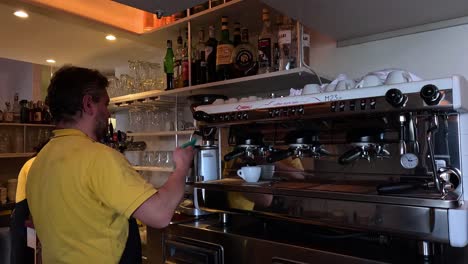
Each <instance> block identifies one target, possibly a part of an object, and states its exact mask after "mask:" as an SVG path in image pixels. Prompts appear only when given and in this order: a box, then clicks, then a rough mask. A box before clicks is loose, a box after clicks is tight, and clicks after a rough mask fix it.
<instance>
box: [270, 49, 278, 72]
mask: <svg viewBox="0 0 468 264" xmlns="http://www.w3.org/2000/svg"><path fill="white" fill-rule="evenodd" d="M272 57H273V62H272V65H271V67H272V68H273V71H279V60H280V48H279V45H278V42H277V43H275V44H274V45H273V55H272Z"/></svg>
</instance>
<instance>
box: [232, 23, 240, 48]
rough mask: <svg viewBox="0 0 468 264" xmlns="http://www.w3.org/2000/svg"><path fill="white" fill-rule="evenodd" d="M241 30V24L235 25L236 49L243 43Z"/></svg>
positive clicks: (234, 41)
mask: <svg viewBox="0 0 468 264" xmlns="http://www.w3.org/2000/svg"><path fill="white" fill-rule="evenodd" d="M241 41H242V39H241V30H240V24H239V22H236V23H234V35H233V41H232V42H233V44H234V47H237V45H239V44H240V43H241Z"/></svg>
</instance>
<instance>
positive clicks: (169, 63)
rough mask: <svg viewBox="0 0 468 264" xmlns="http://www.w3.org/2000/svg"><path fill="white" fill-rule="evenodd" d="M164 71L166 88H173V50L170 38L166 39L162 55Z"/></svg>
mask: <svg viewBox="0 0 468 264" xmlns="http://www.w3.org/2000/svg"><path fill="white" fill-rule="evenodd" d="M164 72H165V73H166V82H167V87H166V90H172V89H174V51H173V50H172V40H168V41H167V51H166V56H164Z"/></svg>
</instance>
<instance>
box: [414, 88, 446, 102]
mask: <svg viewBox="0 0 468 264" xmlns="http://www.w3.org/2000/svg"><path fill="white" fill-rule="evenodd" d="M419 95H420V96H421V98H422V99H423V100H424V102H425V103H426V104H427V105H437V104H438V103H439V102H440V100H441V99H442V94H441V92H440V91H439V89H437V86H435V85H433V84H428V85H424V86H423V88H421V92H420V93H419Z"/></svg>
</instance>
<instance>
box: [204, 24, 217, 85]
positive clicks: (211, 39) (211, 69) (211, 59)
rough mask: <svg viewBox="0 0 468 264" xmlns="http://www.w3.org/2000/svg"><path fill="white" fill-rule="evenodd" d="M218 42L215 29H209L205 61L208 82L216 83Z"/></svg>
mask: <svg viewBox="0 0 468 264" xmlns="http://www.w3.org/2000/svg"><path fill="white" fill-rule="evenodd" d="M217 47H218V41H217V40H216V38H215V28H214V26H210V27H209V29H208V40H207V41H206V43H205V61H206V74H207V75H206V81H207V82H214V81H216V79H217V78H216V50H217Z"/></svg>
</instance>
